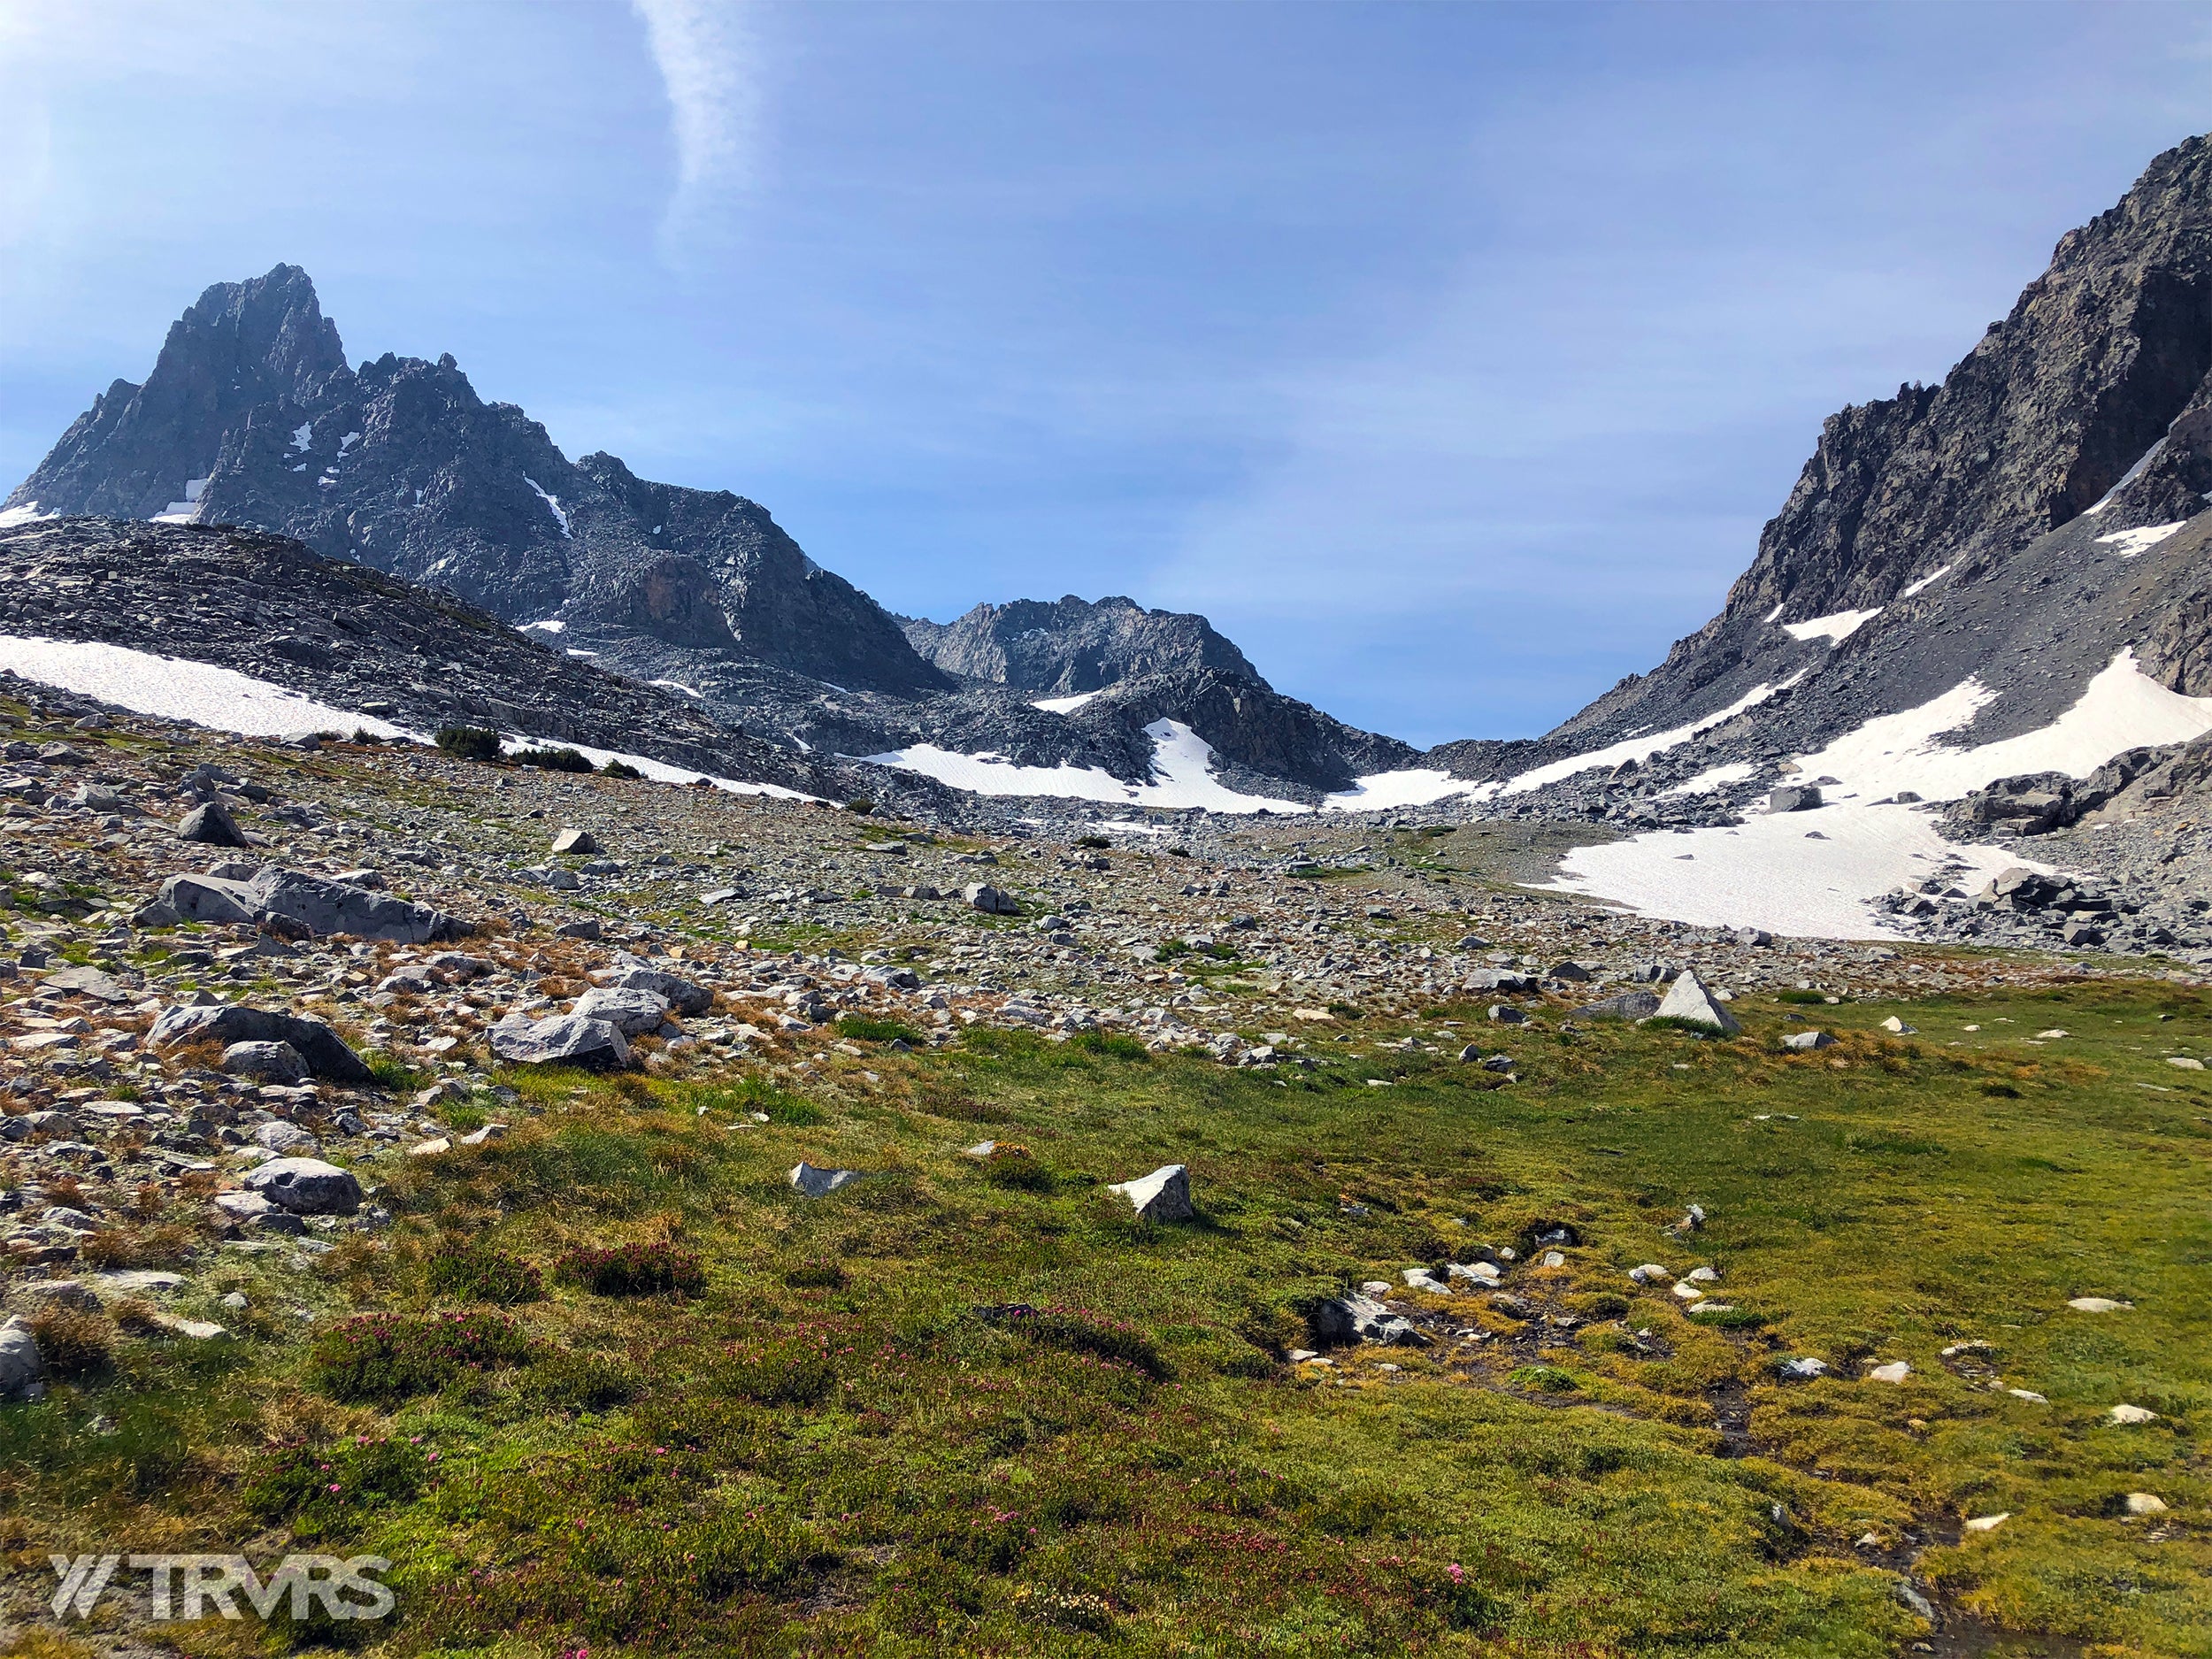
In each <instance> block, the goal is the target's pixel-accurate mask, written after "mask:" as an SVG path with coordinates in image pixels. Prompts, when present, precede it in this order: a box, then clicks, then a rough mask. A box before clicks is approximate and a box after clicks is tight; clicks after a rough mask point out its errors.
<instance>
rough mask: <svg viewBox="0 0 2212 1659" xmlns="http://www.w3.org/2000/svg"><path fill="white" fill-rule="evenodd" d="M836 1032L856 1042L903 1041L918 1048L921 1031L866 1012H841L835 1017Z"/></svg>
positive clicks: (920, 1040)
mask: <svg viewBox="0 0 2212 1659" xmlns="http://www.w3.org/2000/svg"><path fill="white" fill-rule="evenodd" d="M837 1034H838V1035H839V1036H841V1037H849V1038H851V1039H853V1041H856V1042H903V1043H906V1044H908V1045H909V1046H910V1047H914V1048H919V1047H920V1046H921V1042H922V1033H920V1032H918V1031H916V1030H915V1029H914V1027H913V1026H911V1025H900V1024H899V1022H898V1021H897V1020H895V1019H875V1018H871V1017H870V1016H868V1015H866V1014H841V1015H839V1016H838V1019H837Z"/></svg>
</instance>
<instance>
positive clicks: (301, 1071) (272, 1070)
mask: <svg viewBox="0 0 2212 1659" xmlns="http://www.w3.org/2000/svg"><path fill="white" fill-rule="evenodd" d="M223 1070H224V1071H227V1072H229V1073H230V1075H231V1076H233V1077H250V1078H253V1079H257V1080H258V1081H260V1082H263V1083H303V1082H305V1081H306V1080H307V1079H308V1078H310V1077H311V1076H312V1075H313V1072H312V1071H311V1069H310V1068H309V1066H308V1064H307V1062H306V1060H305V1059H304V1058H303V1056H301V1054H300V1051H299V1050H298V1049H297V1048H294V1047H293V1046H292V1045H291V1044H290V1043H288V1042H281V1041H280V1042H234V1043H232V1044H231V1045H230V1047H229V1048H226V1049H224V1050H223ZM264 1144H267V1143H266V1142H264Z"/></svg>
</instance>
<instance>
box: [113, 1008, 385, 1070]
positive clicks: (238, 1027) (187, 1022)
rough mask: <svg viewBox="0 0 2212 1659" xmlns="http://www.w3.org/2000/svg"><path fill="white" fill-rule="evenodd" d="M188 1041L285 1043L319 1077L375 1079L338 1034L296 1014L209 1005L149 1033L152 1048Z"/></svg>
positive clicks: (165, 1016)
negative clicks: (296, 1052)
mask: <svg viewBox="0 0 2212 1659" xmlns="http://www.w3.org/2000/svg"><path fill="white" fill-rule="evenodd" d="M188 1042H219V1043H221V1044H223V1045H224V1047H225V1048H228V1047H229V1046H230V1045H231V1044H233V1043H239V1042H286V1043H289V1044H291V1045H292V1047H293V1048H295V1049H296V1050H297V1051H298V1054H299V1056H300V1058H301V1059H302V1060H303V1061H305V1062H306V1064H307V1068H308V1070H309V1071H312V1072H313V1073H314V1074H315V1075H316V1076H317V1077H319V1078H324V1079H328V1080H329V1081H330V1082H333V1083H373V1082H374V1081H375V1080H376V1079H375V1078H374V1076H373V1074H372V1073H371V1072H370V1071H369V1068H368V1067H367V1066H366V1065H365V1064H363V1063H362V1060H361V1056H359V1055H357V1054H356V1053H354V1051H353V1050H352V1049H351V1048H348V1047H347V1046H346V1043H345V1040H344V1039H343V1038H342V1037H340V1036H339V1035H338V1033H336V1032H334V1031H333V1030H332V1029H331V1028H330V1027H329V1026H327V1025H324V1024H323V1023H322V1022H321V1021H320V1020H315V1019H302V1018H299V1017H298V1016H296V1015H293V1014H273V1013H269V1012H267V1011H266V1010H262V1009H258V1008H246V1007H242V1006H241V1005H240V1004H238V1003H235V1002H209V1003H204V1004H201V1005H199V1006H197V1007H191V1008H171V1009H166V1010H164V1011H163V1013H162V1016H161V1018H159V1019H157V1020H156V1021H155V1022H154V1028H153V1030H151V1031H150V1032H149V1033H147V1034H146V1046H147V1047H148V1048H175V1047H176V1046H178V1045H179V1044H180V1043H188Z"/></svg>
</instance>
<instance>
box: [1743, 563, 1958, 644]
mask: <svg viewBox="0 0 2212 1659" xmlns="http://www.w3.org/2000/svg"><path fill="white" fill-rule="evenodd" d="M1948 568H1949V566H1945V569H1948ZM1941 573H1942V572H1937V574H1938V575H1940V574H1941ZM1930 580H1933V578H1931V579H1930ZM1881 614H1882V608H1881V606H1879V605H1877V606H1875V607H1874V609H1873V610H1871V611H1837V612H1836V613H1835V614H1834V615H1833V616H1828V617H1815V618H1813V619H1812V620H1811V621H1809V622H1785V623H1784V624H1783V625H1782V632H1783V633H1785V634H1788V635H1789V636H1790V638H1792V639H1793V640H1825V641H1828V643H1829V644H1831V645H1840V644H1842V643H1843V642H1844V641H1846V640H1847V639H1849V638H1850V637H1851V636H1852V635H1853V634H1856V633H1857V632H1858V631H1859V630H1860V629H1861V628H1863V627H1864V626H1866V625H1867V624H1868V623H1870V622H1871V621H1873V620H1874V618H1877V617H1878V616H1880V615H1881Z"/></svg>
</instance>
